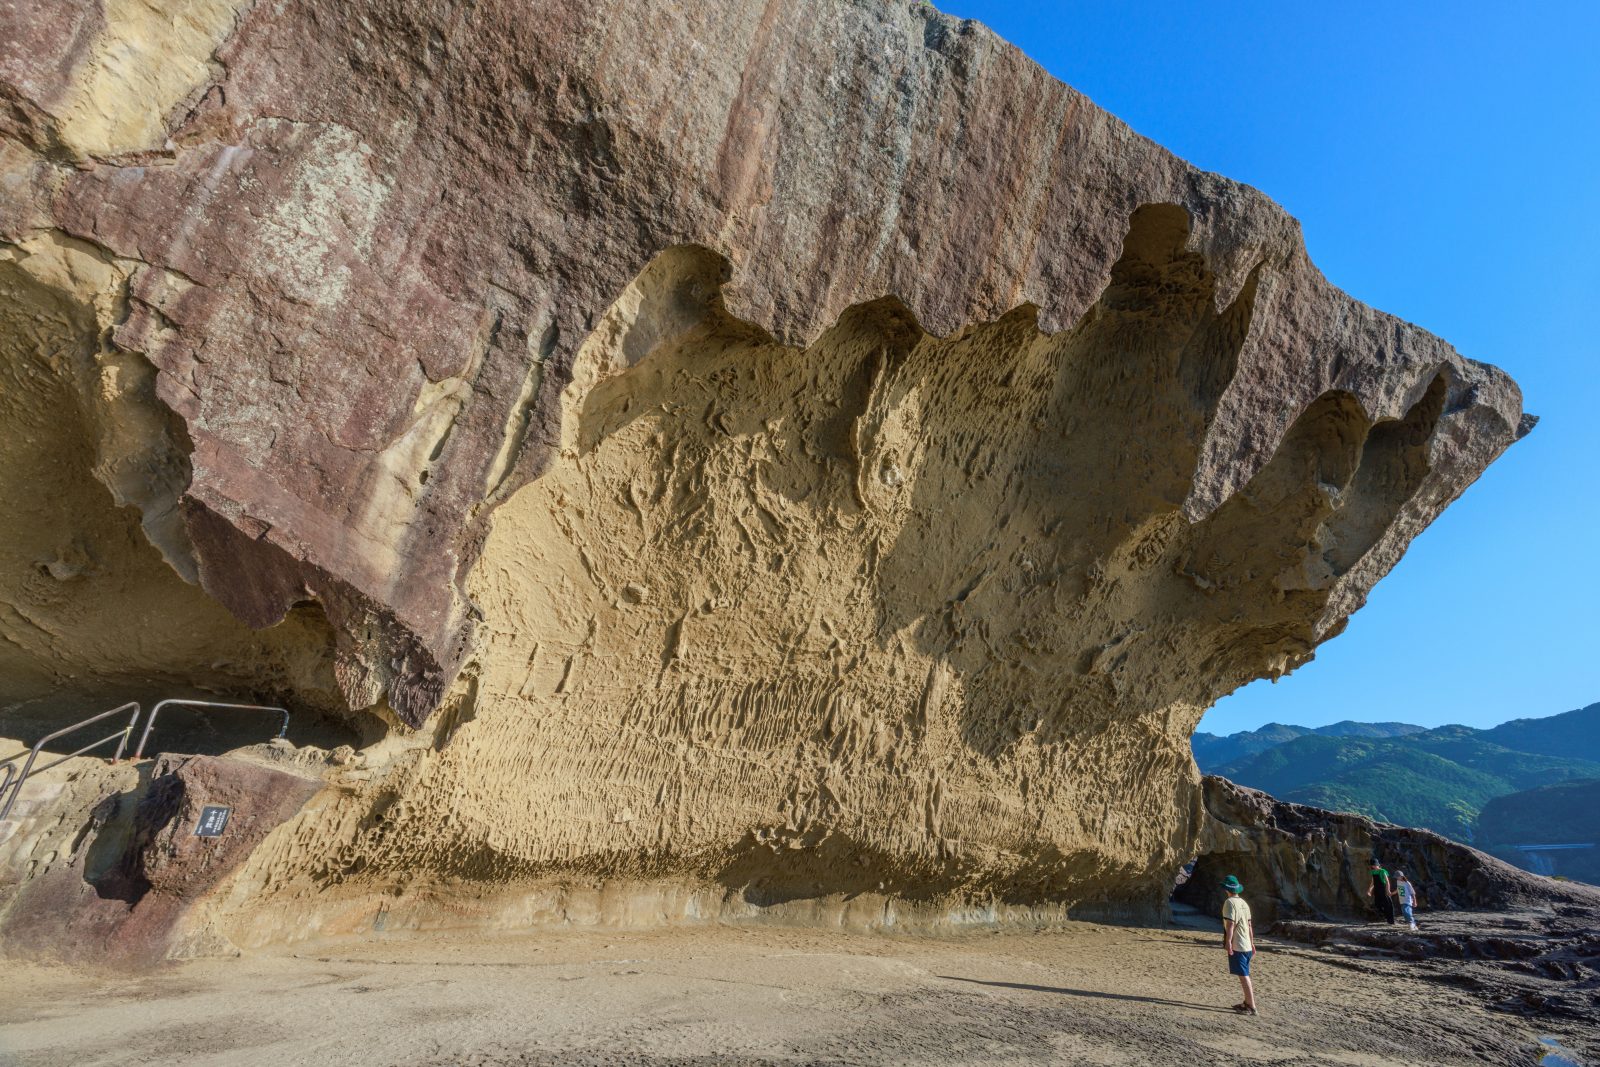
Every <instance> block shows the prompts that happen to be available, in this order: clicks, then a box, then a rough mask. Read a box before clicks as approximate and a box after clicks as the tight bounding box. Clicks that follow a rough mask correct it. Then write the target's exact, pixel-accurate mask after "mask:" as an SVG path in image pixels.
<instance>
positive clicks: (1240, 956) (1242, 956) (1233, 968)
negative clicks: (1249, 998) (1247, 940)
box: [1228, 949, 1255, 978]
mask: <svg viewBox="0 0 1600 1067" xmlns="http://www.w3.org/2000/svg"><path fill="white" fill-rule="evenodd" d="M1254 955H1255V950H1254V949H1252V950H1251V951H1249V952H1230V953H1228V973H1229V974H1236V975H1238V976H1239V977H1240V978H1249V977H1250V957H1252V956H1254Z"/></svg>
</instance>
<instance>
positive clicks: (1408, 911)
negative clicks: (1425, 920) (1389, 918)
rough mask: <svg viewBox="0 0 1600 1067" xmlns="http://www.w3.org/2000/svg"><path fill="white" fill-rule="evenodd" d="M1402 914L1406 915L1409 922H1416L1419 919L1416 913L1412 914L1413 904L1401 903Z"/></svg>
mask: <svg viewBox="0 0 1600 1067" xmlns="http://www.w3.org/2000/svg"><path fill="white" fill-rule="evenodd" d="M1400 914H1402V915H1404V916H1405V917H1406V922H1408V923H1414V922H1416V921H1417V917H1416V916H1415V915H1413V914H1411V905H1410V904H1402V905H1400Z"/></svg>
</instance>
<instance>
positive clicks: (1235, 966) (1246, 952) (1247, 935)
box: [1222, 874, 1257, 1015]
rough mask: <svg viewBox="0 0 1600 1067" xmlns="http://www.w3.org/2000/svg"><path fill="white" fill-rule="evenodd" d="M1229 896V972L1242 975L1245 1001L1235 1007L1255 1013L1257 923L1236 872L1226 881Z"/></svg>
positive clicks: (1225, 908) (1225, 911) (1225, 936)
mask: <svg viewBox="0 0 1600 1067" xmlns="http://www.w3.org/2000/svg"><path fill="white" fill-rule="evenodd" d="M1222 888H1223V889H1226V890H1227V891H1228V899H1227V900H1224V901H1223V902H1222V947H1223V948H1225V949H1227V950H1228V973H1229V974H1235V975H1238V976H1239V988H1240V989H1242V990H1244V1000H1242V1001H1241V1002H1239V1003H1238V1004H1235V1005H1234V1006H1233V1010H1234V1011H1236V1012H1238V1013H1239V1014H1240V1015H1255V1014H1257V1012H1256V990H1255V986H1253V985H1252V984H1251V983H1250V960H1251V959H1252V958H1253V957H1254V956H1255V954H1256V931H1255V924H1254V923H1253V922H1251V920H1250V905H1249V904H1246V903H1245V900H1244V896H1243V893H1244V886H1243V885H1241V884H1240V883H1239V879H1237V878H1235V877H1234V876H1233V875H1231V874H1230V875H1228V877H1226V878H1224V879H1223V880H1222Z"/></svg>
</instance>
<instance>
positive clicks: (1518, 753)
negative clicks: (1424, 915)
mask: <svg viewBox="0 0 1600 1067" xmlns="http://www.w3.org/2000/svg"><path fill="white" fill-rule="evenodd" d="M1340 725H1341V726H1344V725H1345V724H1340ZM1372 725H1373V727H1374V730H1373V731H1372V732H1373V733H1376V734H1377V736H1362V735H1361V733H1360V732H1359V731H1352V730H1344V731H1342V732H1341V733H1340V734H1331V733H1330V732H1329V728H1323V730H1322V731H1319V732H1314V733H1313V732H1304V733H1301V734H1300V735H1299V736H1295V737H1291V738H1289V739H1287V740H1283V741H1279V742H1277V743H1274V744H1269V745H1266V746H1263V747H1260V748H1256V749H1255V750H1254V751H1249V749H1250V746H1251V745H1252V744H1253V743H1254V742H1253V740H1252V741H1247V742H1246V744H1245V745H1244V746H1242V747H1243V748H1244V749H1245V754H1243V755H1241V756H1238V757H1236V758H1233V759H1231V760H1229V761H1228V762H1224V763H1220V764H1218V763H1217V762H1215V761H1214V759H1212V758H1211V757H1213V756H1214V755H1215V754H1216V752H1217V751H1218V749H1217V748H1216V747H1215V746H1213V745H1210V744H1208V743H1206V742H1202V745H1201V746H1200V748H1205V749H1206V750H1207V752H1208V756H1207V758H1202V757H1201V756H1200V748H1197V751H1196V761H1197V762H1199V763H1200V764H1201V767H1202V769H1203V770H1206V771H1207V772H1208V773H1216V774H1221V775H1223V776H1224V777H1226V778H1230V779H1232V780H1233V781H1235V782H1238V783H1240V784H1241V785H1247V786H1252V787H1254V788H1257V789H1264V790H1266V791H1267V792H1269V793H1271V794H1273V795H1274V796H1277V797H1279V798H1281V799H1284V800H1291V801H1296V802H1298V803H1302V804H1314V805H1316V806H1317V807H1322V808H1331V809H1334V810H1336V811H1354V812H1359V813H1361V814H1363V815H1367V816H1370V817H1371V818H1375V819H1380V820H1382V821H1384V822H1392V823H1399V824H1401V825H1405V826H1425V827H1427V828H1429V829H1432V830H1437V831H1438V832H1440V833H1443V834H1447V835H1449V836H1450V837H1454V838H1456V839H1457V840H1461V841H1472V840H1474V836H1475V833H1476V826H1477V820H1478V815H1479V812H1481V811H1483V810H1484V808H1485V806H1486V805H1487V804H1488V803H1489V802H1490V801H1492V800H1493V799H1495V798H1496V797H1504V796H1508V795H1510V794H1513V793H1520V792H1522V791H1525V790H1535V789H1539V788H1541V787H1544V786H1550V785H1553V784H1557V783H1561V782H1565V781H1569V780H1576V779H1600V704H1594V705H1591V706H1589V707H1587V708H1582V709H1580V710H1578V711H1571V712H1567V713H1566V714H1563V715H1553V716H1550V717H1549V718H1545V719H1518V720H1515V721H1513V722H1508V723H1505V724H1503V725H1501V726H1497V727H1495V728H1493V729H1491V730H1476V729H1472V728H1470V727H1466V726H1444V727H1440V728H1439V729H1437V730H1413V731H1412V732H1407V733H1404V734H1400V735H1398V736H1396V735H1394V734H1393V733H1390V734H1389V735H1387V736H1385V735H1384V734H1383V733H1381V731H1383V730H1388V729H1390V728H1392V727H1393V726H1395V725H1397V724H1372ZM1267 729H1271V728H1270V727H1269V728H1267ZM1289 729H1297V728H1294V727H1290V728H1289ZM1260 732H1261V731H1257V733H1260ZM1238 736H1239V735H1234V737H1238ZM1221 740H1231V739H1230V738H1224V739H1221ZM1208 763H1209V764H1210V766H1207V764H1208ZM1537 802H1538V801H1537V800H1535V801H1530V803H1537ZM1523 843H1526V842H1523Z"/></svg>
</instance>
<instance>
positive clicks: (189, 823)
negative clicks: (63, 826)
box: [0, 755, 322, 965]
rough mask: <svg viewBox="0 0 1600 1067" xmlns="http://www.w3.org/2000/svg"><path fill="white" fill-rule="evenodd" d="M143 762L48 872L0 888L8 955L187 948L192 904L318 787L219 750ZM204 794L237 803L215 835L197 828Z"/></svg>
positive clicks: (160, 952) (54, 857) (211, 947)
mask: <svg viewBox="0 0 1600 1067" xmlns="http://www.w3.org/2000/svg"><path fill="white" fill-rule="evenodd" d="M146 769H147V770H148V774H147V775H146V774H141V784H140V785H139V786H138V787H137V788H135V789H134V790H131V791H129V792H127V793H122V794H113V795H110V796H107V797H105V798H104V799H103V800H102V801H101V802H100V803H99V804H98V805H96V806H95V808H94V809H93V811H92V812H91V813H90V814H89V817H88V820H87V822H86V824H85V825H83V826H82V828H81V829H80V830H79V831H78V832H77V833H76V834H75V835H74V836H73V837H72V839H71V843H70V845H69V846H68V847H66V848H65V849H64V850H62V852H59V853H52V854H51V857H50V862H49V863H47V864H46V867H47V869H46V870H45V871H44V872H43V873H42V874H34V875H32V876H30V877H25V878H24V880H22V881H21V882H20V883H18V884H16V885H14V886H11V887H9V889H10V892H8V893H6V894H4V897H3V898H0V933H3V946H4V952H5V954H7V955H12V956H25V957H32V958H42V959H58V960H67V961H81V962H92V963H117V964H133V965H139V964H149V963H155V962H158V961H160V960H162V959H164V958H166V957H167V956H168V954H169V953H171V952H174V951H178V952H185V951H187V950H186V949H185V948H184V947H183V946H182V945H181V944H180V943H179V942H180V941H181V940H182V939H183V938H184V937H186V936H192V935H195V934H196V933H197V931H195V930H192V929H188V928H186V926H185V920H187V919H190V918H192V917H193V916H194V914H195V907H196V905H197V904H199V903H200V902H201V901H202V900H204V899H205V897H206V895H207V894H208V893H209V892H211V890H213V889H215V888H216V887H217V886H218V885H219V884H221V882H222V880H223V879H224V878H225V877H226V876H227V875H229V874H232V873H233V872H234V871H235V870H236V869H237V868H238V867H239V866H240V864H242V863H243V862H244V860H245V859H246V858H247V857H248V856H249V855H250V853H251V852H252V851H253V850H254V849H255V848H256V846H258V845H260V844H261V842H262V841H263V840H264V839H265V838H266V836H267V834H268V833H270V832H271V831H272V830H273V829H274V828H276V827H277V826H278V825H279V824H281V823H283V822H284V821H285V820H287V819H288V818H289V817H290V816H292V815H294V814H295V813H296V812H297V811H299V810H300V808H301V807H302V806H303V805H304V804H305V802H306V801H307V800H309V799H310V798H311V797H312V796H313V795H314V794H315V793H316V792H317V790H318V789H320V788H321V787H322V782H321V780H320V779H317V778H308V777H303V776H301V775H298V774H292V773H288V772H285V771H280V770H274V769H272V768H270V767H263V766H259V765H257V764H253V763H248V762H244V761H242V760H238V759H229V758H218V757H212V756H188V755H163V756H161V757H160V758H158V759H157V760H155V761H154V762H153V763H152V764H150V765H149V766H148V768H146ZM207 805H218V806H223V807H227V808H229V809H231V811H230V815H229V817H228V819H227V822H226V825H225V827H224V828H223V831H222V833H221V834H220V835H218V836H214V837H200V836H198V835H197V834H196V832H195V831H196V828H197V826H198V823H199V819H200V817H201V813H202V811H203V810H204V808H205V807H206V806H207ZM73 815H74V813H73V812H71V811H68V812H67V817H68V818H72V817H73ZM221 948H222V946H219V945H218V944H215V943H209V942H202V943H201V944H199V945H198V946H197V950H198V951H202V952H217V951H220V950H221Z"/></svg>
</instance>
